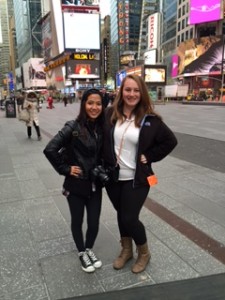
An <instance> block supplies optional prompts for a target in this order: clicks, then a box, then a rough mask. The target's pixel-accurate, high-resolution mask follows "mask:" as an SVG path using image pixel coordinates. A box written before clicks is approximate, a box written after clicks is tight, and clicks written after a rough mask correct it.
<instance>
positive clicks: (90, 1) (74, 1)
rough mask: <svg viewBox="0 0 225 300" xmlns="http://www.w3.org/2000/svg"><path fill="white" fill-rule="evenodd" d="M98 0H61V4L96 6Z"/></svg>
mask: <svg viewBox="0 0 225 300" xmlns="http://www.w3.org/2000/svg"><path fill="white" fill-rule="evenodd" d="M99 2H100V0H61V3H62V5H77V6H82V5H86V6H91V5H96V6H98V5H99V4H100V3H99Z"/></svg>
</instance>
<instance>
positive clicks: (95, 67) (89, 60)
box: [66, 53, 100, 79]
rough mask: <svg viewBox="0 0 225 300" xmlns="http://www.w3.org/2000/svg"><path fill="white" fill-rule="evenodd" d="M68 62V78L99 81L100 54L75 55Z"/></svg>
mask: <svg viewBox="0 0 225 300" xmlns="http://www.w3.org/2000/svg"><path fill="white" fill-rule="evenodd" d="M71 58H73V59H72V60H69V61H67V62H66V77H67V78H70V79H99V77H100V55H99V53H74V54H72V56H71Z"/></svg>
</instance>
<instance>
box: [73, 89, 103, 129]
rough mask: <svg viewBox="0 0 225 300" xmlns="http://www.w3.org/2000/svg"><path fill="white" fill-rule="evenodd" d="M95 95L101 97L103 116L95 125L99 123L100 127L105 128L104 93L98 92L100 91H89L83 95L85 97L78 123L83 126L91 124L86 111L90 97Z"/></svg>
mask: <svg viewBox="0 0 225 300" xmlns="http://www.w3.org/2000/svg"><path fill="white" fill-rule="evenodd" d="M93 94H97V95H99V96H100V97H101V103H102V112H101V114H100V115H99V116H98V118H97V119H96V120H95V123H97V124H98V125H100V126H103V122H104V105H103V96H102V93H101V92H100V91H99V90H98V89H89V90H86V91H85V92H84V93H83V96H82V98H81V104H80V112H79V114H78V116H77V121H78V122H79V123H80V124H81V125H85V124H88V123H89V121H90V120H89V118H88V115H87V113H86V109H85V103H86V101H87V99H88V97H89V96H90V95H93Z"/></svg>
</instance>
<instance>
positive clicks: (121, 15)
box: [117, 0, 130, 53]
mask: <svg viewBox="0 0 225 300" xmlns="http://www.w3.org/2000/svg"><path fill="white" fill-rule="evenodd" d="M129 9H130V8H129V1H127V0H126V1H122V0H119V1H118V4H117V12H118V36H119V50H120V53H121V52H123V51H125V50H126V49H127V48H129V42H130V35H129V26H130V21H129V20H130V18H129V14H130V12H129Z"/></svg>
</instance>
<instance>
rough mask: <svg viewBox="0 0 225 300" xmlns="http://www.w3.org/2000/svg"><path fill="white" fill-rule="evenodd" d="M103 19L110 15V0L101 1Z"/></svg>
mask: <svg viewBox="0 0 225 300" xmlns="http://www.w3.org/2000/svg"><path fill="white" fill-rule="evenodd" d="M100 7H101V14H102V18H104V17H105V16H107V15H109V14H110V0H100Z"/></svg>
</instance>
